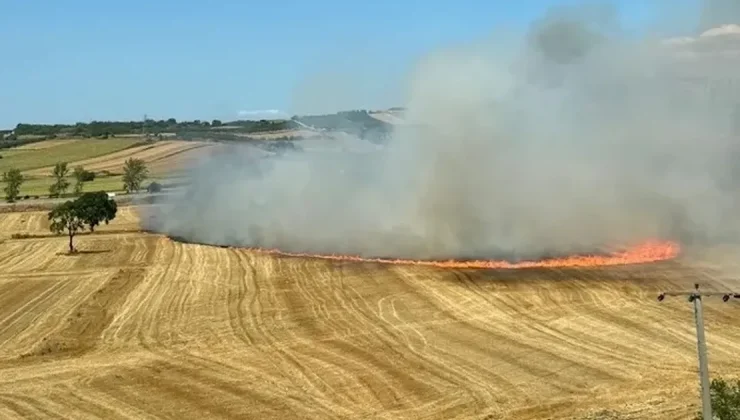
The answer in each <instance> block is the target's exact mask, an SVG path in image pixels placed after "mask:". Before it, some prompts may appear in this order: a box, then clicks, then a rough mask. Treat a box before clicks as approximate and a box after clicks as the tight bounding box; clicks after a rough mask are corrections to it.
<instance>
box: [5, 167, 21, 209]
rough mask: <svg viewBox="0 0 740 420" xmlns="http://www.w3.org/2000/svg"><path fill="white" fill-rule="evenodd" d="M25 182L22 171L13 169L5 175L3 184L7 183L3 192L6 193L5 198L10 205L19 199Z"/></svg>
mask: <svg viewBox="0 0 740 420" xmlns="http://www.w3.org/2000/svg"><path fill="white" fill-rule="evenodd" d="M23 181H24V178H23V174H21V171H20V169H15V168H12V169H8V170H7V171H6V172H5V173H3V182H4V183H5V188H3V191H5V198H6V199H7V200H8V202H9V203H13V202H15V200H17V199H18V196H19V195H20V192H21V185H22V184H23Z"/></svg>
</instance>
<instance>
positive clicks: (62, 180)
mask: <svg viewBox="0 0 740 420" xmlns="http://www.w3.org/2000/svg"><path fill="white" fill-rule="evenodd" d="M67 174H69V168H68V167H67V162H58V163H57V164H56V165H54V169H53V170H52V172H51V176H52V177H54V183H53V184H51V186H50V187H49V194H50V195H52V196H54V197H58V196H60V195H62V194H64V193H65V192H66V191H67V188H69V181H67Z"/></svg>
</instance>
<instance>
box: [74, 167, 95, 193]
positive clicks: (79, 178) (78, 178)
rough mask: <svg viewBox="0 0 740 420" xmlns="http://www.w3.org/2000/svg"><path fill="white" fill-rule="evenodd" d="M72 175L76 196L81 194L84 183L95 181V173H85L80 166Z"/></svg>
mask: <svg viewBox="0 0 740 420" xmlns="http://www.w3.org/2000/svg"><path fill="white" fill-rule="evenodd" d="M72 175H74V177H75V186H74V192H75V194H78V195H79V194H81V193H82V189H83V188H84V186H85V182H89V181H94V180H95V172H91V171H87V170H85V168H83V167H82V166H78V167H76V168H75V170H74V172H72Z"/></svg>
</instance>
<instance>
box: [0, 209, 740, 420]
mask: <svg viewBox="0 0 740 420" xmlns="http://www.w3.org/2000/svg"><path fill="white" fill-rule="evenodd" d="M121 211H122V213H121V214H120V216H119V217H118V218H117V219H116V220H115V221H114V222H113V223H112V224H111V225H109V226H102V227H101V228H100V232H99V233H96V234H95V235H85V236H81V237H79V238H78V245H79V248H80V249H82V250H83V251H84V252H83V253H81V254H79V255H76V256H65V255H61V254H60V253H61V252H63V251H64V250H65V246H66V240H65V238H63V237H59V238H55V237H48V230H47V223H48V221H47V220H46V217H45V213H10V214H0V240H3V242H2V243H0V325H2V328H0V340H2V342H3V343H4V344H3V346H0V369H2V372H3V375H2V376H0V392H1V393H2V396H3V397H2V399H1V400H2V401H0V415H2V417H3V418H7V419H12V418H31V417H33V418H38V417H46V416H48V415H50V413H54V415H55V416H63V417H65V418H89V417H95V418H123V417H135V418H149V417H168V418H235V419H236V418H261V419H284V418H305V419H327V418H375V417H377V416H378V415H379V413H384V415H388V416H391V417H392V418H395V419H418V418H428V419H456V418H459V419H462V418H478V419H482V418H487V419H495V418H502V419H503V418H507V419H508V418H516V419H523V420H527V419H537V420H540V419H545V418H552V419H555V418H557V419H560V418H569V419H570V418H575V419H586V418H620V419H622V418H623V419H632V418H634V419H638V418H639V419H643V418H661V419H663V418H665V419H686V418H690V417H691V416H692V415H693V414H694V413H695V411H696V410H697V403H698V397H697V387H698V384H697V376H696V357H695V352H696V346H695V338H694V332H693V320H692V312H691V306H690V305H689V304H688V303H686V302H685V301H684V300H682V299H675V300H671V301H668V300H666V301H665V302H662V303H658V302H657V301H656V300H655V296H656V295H657V294H658V293H659V292H660V291H662V290H664V289H669V288H670V289H684V288H687V287H689V286H690V285H691V284H692V283H693V282H694V281H699V282H701V283H702V284H703V285H704V286H705V287H706V288H713V289H724V288H725V287H727V286H728V285H729V284H730V283H729V282H730V281H731V280H730V279H731V278H732V274H733V273H735V272H737V271H736V270H737V269H739V268H740V267H738V265H737V264H736V258H735V257H734V256H735V255H736V254H737V251H738V250H737V249H736V248H713V249H708V250H704V251H702V252H700V253H699V252H696V251H689V252H688V253H687V254H686V255H684V257H683V258H681V259H680V260H678V261H674V262H665V263H660V264H654V265H644V266H634V267H616V268H615V267H612V268H604V269H581V270H577V269H571V270H566V269H542V270H521V271H506V270H503V271H465V270H462V271H460V270H440V269H434V268H424V267H413V266H388V265H379V264H359V263H339V262H327V261H319V260H311V259H300V258H279V257H274V256H268V255H262V254H259V253H253V252H248V251H245V250H238V249H224V248H219V247H208V246H200V245H186V244H181V243H177V242H173V241H171V240H169V239H167V238H164V237H161V236H157V235H151V234H145V233H138V232H136V231H137V229H138V223H137V215H136V212H135V210H134V208H132V207H125V208H122V209H121ZM13 233H26V234H32V235H40V237H31V238H29V239H10V235H11V234H13ZM719 267H723V269H722V270H720V269H719ZM735 284H736V283H735ZM705 307H706V323H707V339H708V342H709V352H710V353H709V359H710V363H711V370H712V372H713V374H720V373H721V374H722V375H727V376H732V375H740V370H739V369H738V365H737V363H736V359H737V354H738V351H740V344H739V343H740V329H738V327H737V325H736V322H735V320H736V319H737V318H738V316H740V304H738V303H737V302H730V303H727V304H723V303H722V302H721V301H720V300H716V301H711V302H709V301H707V302H706V305H705ZM599 412H602V413H603V412H611V413H613V417H594V416H595V415H596V414H595V413H599Z"/></svg>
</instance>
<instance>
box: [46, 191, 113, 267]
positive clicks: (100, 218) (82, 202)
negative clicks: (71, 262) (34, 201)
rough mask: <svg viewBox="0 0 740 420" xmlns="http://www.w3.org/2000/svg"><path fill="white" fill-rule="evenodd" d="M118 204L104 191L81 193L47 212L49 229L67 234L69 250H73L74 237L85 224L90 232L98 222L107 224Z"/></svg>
mask: <svg viewBox="0 0 740 420" xmlns="http://www.w3.org/2000/svg"><path fill="white" fill-rule="evenodd" d="M117 210H118V205H117V204H116V202H115V201H113V200H111V199H110V198H109V197H108V194H107V193H105V191H98V192H90V193H85V194H82V196H80V197H79V198H77V199H76V200H74V201H66V202H64V203H62V204H59V205H57V206H55V207H54V208H53V209H52V210H51V211H50V212H49V214H48V218H49V220H50V221H51V223H50V224H49V230H51V231H52V232H54V233H56V234H62V233H66V234H67V235H68V236H69V252H70V253H73V252H75V247H74V237H75V235H76V234H77V233H78V232H79V231H81V230H83V229H84V228H85V226H88V227H89V228H90V232H94V231H95V227H96V226H99V225H100V223H103V222H104V223H105V224H108V223H109V222H110V221H111V220H113V219H115V217H116V212H117Z"/></svg>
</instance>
